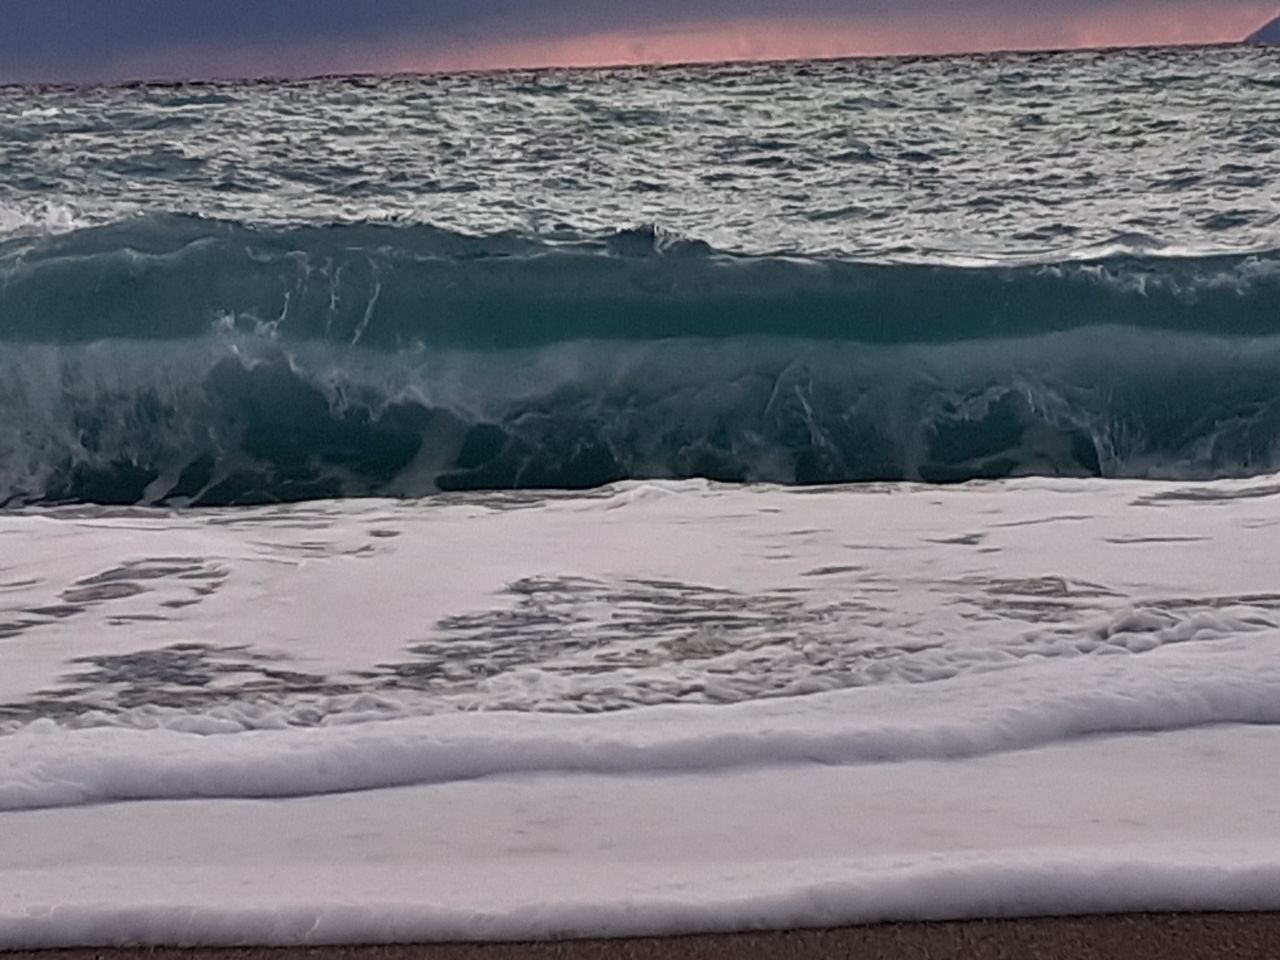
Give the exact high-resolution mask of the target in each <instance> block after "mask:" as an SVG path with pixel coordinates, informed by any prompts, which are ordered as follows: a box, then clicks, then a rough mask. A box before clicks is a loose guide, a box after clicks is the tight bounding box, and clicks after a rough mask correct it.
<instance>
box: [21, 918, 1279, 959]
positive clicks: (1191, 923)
mask: <svg viewBox="0 0 1280 960" xmlns="http://www.w3.org/2000/svg"><path fill="white" fill-rule="evenodd" d="M827 957H831V958H849V960H930V958H935V957H956V958H964V960H1192V958H1205V960H1209V958H1215V960H1216V958H1224V960H1226V958H1231V960H1280V914H1273V913H1210V914H1127V915H1121V916H1108V917H1066V918H1044V919H1033V920H976V921H962V922H950V923H891V924H877V925H874V926H865V927H843V928H839V929H832V930H791V931H784V932H779V933H739V934H726V935H707V936H694V937H655V938H638V939H632V940H571V941H559V942H547V943H491V944H476V943H455V944H422V945H412V946H355V947H307V948H290V947H285V948H259V947H248V948H237V949H198V950H183V949H168V948H165V949H123V950H114V949H113V950H49V951H34V952H33V951H13V952H8V953H0V958H3V960H28V958H30V960H757V958H759V960H801V958H803V960H815V958H827Z"/></svg>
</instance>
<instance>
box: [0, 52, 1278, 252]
mask: <svg viewBox="0 0 1280 960" xmlns="http://www.w3.org/2000/svg"><path fill="white" fill-rule="evenodd" d="M1277 76H1280V53H1277V51H1276V50H1275V49H1262V48H1248V47H1239V48H1213V49H1179V50H1152V51H1133V52H1119V53H1117V52H1110V53H1093V52H1088V53H1068V54H1035V55H1001V56H976V57H957V58H946V59H927V60H865V61H856V60H854V61H841V62H823V63H795V64H779V65H773V66H763V67H762V66H755V65H752V66H746V65H722V66H705V67H703V66H699V67H672V68H661V69H625V70H600V71H565V72H562V71H543V72H522V73H503V74H483V75H462V76H441V77H424V78H417V77H401V78H389V79H356V80H342V79H334V80H315V81H309V82H303V83H289V84H270V83H259V84H240V85H236V84H221V85H191V86H178V87H174V86H164V87H159V86H152V87H146V86H136V87H129V88H114V89H106V88H104V89H97V90H56V89H52V90H22V89H16V88H11V89H7V90H4V91H0V229H9V230H12V229H15V228H17V227H19V226H21V225H23V224H30V223H32V222H35V223H39V224H45V225H48V224H53V225H57V224H64V225H71V224H73V223H86V222H102V221H110V220H114V219H118V218H120V217H121V216H122V215H124V214H127V213H130V212H135V211H148V212H156V211H165V212H187V213H196V214H200V215H202V216H210V217H219V218H228V219H235V220H240V221H247V222H254V223H272V224H282V223H290V224H292V223H298V222H308V223H312V222H328V221H334V220H343V221H350V220H377V221H381V220H394V221H412V222H426V223H431V224H434V225H436V226H439V227H443V228H446V229H450V230H455V231H463V232H467V233H483V234H491V233H494V232H497V231H505V230H512V231H520V232H526V233H528V232H533V233H537V234H541V235H551V236H554V235H555V233H556V232H558V231H560V232H563V231H576V232H581V231H600V230H604V231H609V230H614V229H618V228H624V227H632V226H636V225H638V224H649V223H653V224H658V225H660V226H662V227H664V228H666V229H668V230H671V231H674V232H676V233H678V234H681V235H684V236H687V237H694V238H697V239H700V240H704V241H706V242H708V243H710V244H712V245H713V246H716V247H719V248H722V249H730V250H744V251H752V252H764V251H775V252H776V251H789V252H801V253H805V254H811V255H813V254H840V255H844V256H856V257H860V258H875V259H883V258H888V259H925V260H938V259H943V260H956V259H959V260H970V259H973V258H987V257H1014V258H1043V257H1052V256H1060V255H1061V254H1062V253H1063V252H1067V251H1070V252H1085V253H1089V252H1093V253H1096V252H1098V251H1100V250H1104V249H1107V248H1111V247H1113V246H1115V245H1119V246H1120V247H1123V248H1125V249H1130V250H1139V251H1147V250H1162V249H1174V250H1179V251H1194V252H1197V253H1201V252H1206V251H1210V250H1212V251H1225V250H1232V251H1240V250H1250V249H1258V248H1264V247H1268V246H1271V245H1275V244H1276V243H1277V241H1278V239H1280V199H1278V197H1280V193H1278V192H1277V189H1276V184H1277V182H1278V181H1280V81H1278V80H1277Z"/></svg>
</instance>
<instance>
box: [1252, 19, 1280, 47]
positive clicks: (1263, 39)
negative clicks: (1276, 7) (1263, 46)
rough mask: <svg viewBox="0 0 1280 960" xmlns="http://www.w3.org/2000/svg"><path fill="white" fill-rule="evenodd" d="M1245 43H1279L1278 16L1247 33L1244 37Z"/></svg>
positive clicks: (1279, 27)
mask: <svg viewBox="0 0 1280 960" xmlns="http://www.w3.org/2000/svg"><path fill="white" fill-rule="evenodd" d="M1245 43H1280V16H1278V17H1276V18H1275V19H1274V20H1272V21H1271V22H1270V23H1268V24H1266V25H1265V26H1264V27H1263V28H1262V29H1261V30H1258V31H1257V32H1256V33H1251V34H1249V36H1248V37H1246V38H1245Z"/></svg>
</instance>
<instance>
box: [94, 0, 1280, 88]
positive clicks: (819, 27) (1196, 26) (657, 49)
mask: <svg viewBox="0 0 1280 960" xmlns="http://www.w3.org/2000/svg"><path fill="white" fill-rule="evenodd" d="M459 2H465V0H459ZM1277 2H1278V0H1211V3H1210V4H1209V6H1211V8H1212V13H1211V15H1209V16H1206V3H1205V0H1136V2H1135V3H1134V4H1133V5H1131V6H1129V7H1127V8H1126V9H1125V10H1124V12H1114V13H1108V14H1081V13H1079V12H1073V11H1072V10H1070V9H1069V5H1068V4H1065V3H1064V5H1063V6H1064V9H1063V11H1062V12H1061V13H1060V14H1058V15H1056V16H1055V15H1048V16H1046V15H1044V14H1043V13H1032V12H1028V13H1027V14H1026V15H1025V16H1022V17H1016V16H1012V17H1011V16H1007V15H1006V16H1004V17H1001V18H999V19H993V18H992V17H990V16H982V15H979V14H975V13H974V12H973V11H972V8H970V10H969V11H968V12H966V11H965V10H963V9H961V8H960V5H959V4H957V5H956V8H955V10H954V12H953V13H950V14H939V15H935V16H934V17H932V18H923V17H921V16H920V15H919V14H918V13H916V14H915V15H912V16H905V15H904V16H900V17H893V16H889V17H885V16H878V17H870V16H867V17H861V18H860V17H858V16H857V15H846V16H835V17H828V18H821V17H815V16H798V15H793V16H788V17H785V18H782V17H775V18H754V19H752V18H740V19H729V20H720V21H714V22H711V21H700V22H699V21H691V22H687V23H681V24H672V25H669V26H665V27H653V28H648V29H641V30H631V31H627V32H621V31H616V32H597V33H583V34H578V35H569V36H563V37H550V38H537V39H533V38H530V39H521V40H502V39H494V40H492V41H488V42H485V41H483V40H477V41H474V42H472V43H470V44H460V43H457V42H453V43H452V44H447V43H445V42H443V39H442V38H439V37H437V38H434V39H433V38H430V37H425V38H424V37H420V36H413V35H406V36H404V37H403V38H402V39H400V40H398V41H373V42H368V43H366V44H364V45H361V44H359V43H352V42H351V41H349V40H338V39H331V40H312V41H310V42H302V41H299V42H298V43H297V44H290V43H288V42H285V43H274V44H270V45H262V46H259V45H253V46H248V47H246V46H235V45H231V46H218V47H209V46H189V47H183V46H176V47H175V46H168V47H160V48H152V49H149V50H147V51H146V52H145V53H135V54H133V55H130V56H125V57H122V58H120V59H118V60H116V61H114V62H113V63H112V66H111V68H110V72H111V74H112V75H114V76H117V77H163V76H223V77H236V76H262V75H264V74H267V75H277V76H278V75H295V76H297V75H304V76H305V75H314V74H317V73H335V74H336V73H395V72H419V71H422V72H431V71H449V70H485V69H495V68H503V67H542V66H596V65H615V64H642V63H688V62H699V61H718V60H751V59H760V60H775V59H777V60H785V59H807V58H821V57H843V56H876V55H893V54H931V53H952V52H966V51H984V50H1036V49H1062V48H1069V47H1105V46H1131V45H1159V44H1180V43H1226V42H1232V41H1237V40H1240V39H1242V38H1243V37H1245V36H1247V35H1248V34H1249V33H1251V32H1252V31H1254V30H1256V29H1257V28H1258V27H1259V26H1261V25H1262V24H1263V23H1264V22H1266V21H1267V20H1268V19H1270V18H1271V17H1273V16H1275V14H1276V13H1277ZM506 26H507V29H506V31H505V32H506V33H507V35H518V33H519V24H508V25H506Z"/></svg>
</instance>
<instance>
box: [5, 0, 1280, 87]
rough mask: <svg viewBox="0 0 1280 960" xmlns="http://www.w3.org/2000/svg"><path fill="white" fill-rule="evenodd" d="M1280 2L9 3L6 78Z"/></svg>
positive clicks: (1079, 32) (502, 54)
mask: <svg viewBox="0 0 1280 960" xmlns="http://www.w3.org/2000/svg"><path fill="white" fill-rule="evenodd" d="M1278 7H1280V0H0V25H2V27H3V29H2V30H0V83H13V82H19V83H22V82H35V83H41V82H55V83H57V82H62V83H83V82H100V81H121V80H134V79H192V78H208V77H246V76H253V77H257V76H309V75H315V74H320V73H352V72H372V73H382V72H399V71H439V70H474V69H492V68H499V67H521V66H588V65H599V64H632V63H678V62H687V61H695V60H729V59H783V58H796V57H801V58H804V57H836V56H859V55H881V54H914V53H923V54H927V53H946V52H959V51H977V50H1001V49H1056V48H1065V47H1093V46H1128V45H1138V44H1166V43H1219V42H1228V41H1233V40H1239V39H1241V38H1242V37H1244V36H1245V35H1247V34H1249V33H1250V32H1252V31H1253V30H1255V29H1256V28H1257V27H1259V26H1260V25H1261V24H1262V23H1263V22H1265V21H1266V20H1268V19H1269V18H1270V17H1272V16H1274V15H1276V14H1277V13H1278V12H1280V9H1278Z"/></svg>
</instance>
